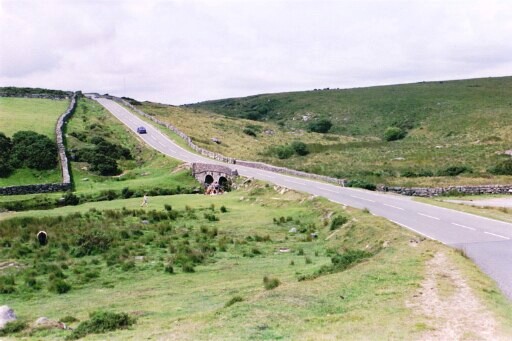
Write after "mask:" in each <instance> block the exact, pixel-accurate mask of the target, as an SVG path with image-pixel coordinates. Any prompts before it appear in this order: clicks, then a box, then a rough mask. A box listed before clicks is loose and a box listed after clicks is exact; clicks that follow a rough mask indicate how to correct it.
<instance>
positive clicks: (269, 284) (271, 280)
mask: <svg viewBox="0 0 512 341" xmlns="http://www.w3.org/2000/svg"><path fill="white" fill-rule="evenodd" d="M279 284H281V282H280V281H279V279H277V278H275V277H267V276H265V277H263V286H264V287H265V289H267V290H272V289H275V288H277V287H278V286H279Z"/></svg>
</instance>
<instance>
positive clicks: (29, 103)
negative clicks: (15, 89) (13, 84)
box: [0, 97, 69, 140]
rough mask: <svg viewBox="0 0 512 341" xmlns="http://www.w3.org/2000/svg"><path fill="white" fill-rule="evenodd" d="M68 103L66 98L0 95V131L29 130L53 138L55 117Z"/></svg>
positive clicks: (8, 132) (64, 109) (6, 133)
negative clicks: (53, 98) (52, 98)
mask: <svg viewBox="0 0 512 341" xmlns="http://www.w3.org/2000/svg"><path fill="white" fill-rule="evenodd" d="M68 105H69V101H68V100H51V99H39V98H14V97H0V132H3V133H4V134H5V135H7V136H12V135H13V134H14V133H16V132H17V131H20V130H31V131H35V132H36V133H39V134H43V135H46V136H48V137H49V138H51V139H52V140H55V126H56V124H57V119H58V118H59V116H60V115H62V114H63V113H64V112H65V111H66V109H67V107H68Z"/></svg>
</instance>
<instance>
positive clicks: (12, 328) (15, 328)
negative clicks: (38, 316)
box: [0, 320, 28, 336]
mask: <svg viewBox="0 0 512 341" xmlns="http://www.w3.org/2000/svg"><path fill="white" fill-rule="evenodd" d="M27 326H28V324H27V322H25V321H21V320H16V321H11V322H7V323H6V324H5V326H4V327H3V328H2V329H0V336H6V335H9V334H14V333H17V332H20V331H22V330H23V329H25V328H27Z"/></svg>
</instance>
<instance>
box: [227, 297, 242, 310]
mask: <svg viewBox="0 0 512 341" xmlns="http://www.w3.org/2000/svg"><path fill="white" fill-rule="evenodd" d="M243 300H244V299H243V298H242V297H241V296H233V297H232V298H231V299H230V300H229V301H227V302H226V304H224V308H227V307H231V306H232V305H233V304H235V303H238V302H242V301H243Z"/></svg>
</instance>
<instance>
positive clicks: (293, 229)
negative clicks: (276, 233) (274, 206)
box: [288, 227, 297, 233]
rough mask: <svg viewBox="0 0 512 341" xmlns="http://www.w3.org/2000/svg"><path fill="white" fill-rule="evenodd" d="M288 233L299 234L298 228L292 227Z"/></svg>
mask: <svg viewBox="0 0 512 341" xmlns="http://www.w3.org/2000/svg"><path fill="white" fill-rule="evenodd" d="M288 232H290V233H297V228H296V227H292V228H291V229H290V231H288Z"/></svg>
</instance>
